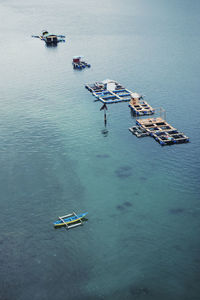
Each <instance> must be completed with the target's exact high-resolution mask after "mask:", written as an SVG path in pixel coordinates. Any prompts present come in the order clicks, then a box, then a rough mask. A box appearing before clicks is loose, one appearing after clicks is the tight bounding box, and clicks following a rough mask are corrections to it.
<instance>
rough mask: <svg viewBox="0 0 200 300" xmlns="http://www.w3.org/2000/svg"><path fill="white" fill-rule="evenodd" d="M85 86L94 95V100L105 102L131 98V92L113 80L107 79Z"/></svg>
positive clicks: (116, 101)
mask: <svg viewBox="0 0 200 300" xmlns="http://www.w3.org/2000/svg"><path fill="white" fill-rule="evenodd" d="M85 87H86V89H88V90H89V91H90V92H91V93H92V94H93V95H94V96H95V97H96V101H101V102H103V103H105V104H110V103H118V102H126V101H130V99H131V93H132V92H131V91H129V90H128V89H126V88H125V87H123V86H122V85H121V84H119V83H118V82H116V81H114V80H109V79H107V80H104V81H101V82H95V83H93V84H86V85H85Z"/></svg>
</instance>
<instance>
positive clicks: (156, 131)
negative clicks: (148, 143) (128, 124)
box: [133, 118, 189, 146]
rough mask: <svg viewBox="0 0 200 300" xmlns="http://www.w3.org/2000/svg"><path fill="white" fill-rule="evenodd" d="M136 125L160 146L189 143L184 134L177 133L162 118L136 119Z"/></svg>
mask: <svg viewBox="0 0 200 300" xmlns="http://www.w3.org/2000/svg"><path fill="white" fill-rule="evenodd" d="M136 125H137V126H139V127H140V128H142V129H143V130H144V132H146V133H148V134H149V135H150V136H152V137H153V138H154V139H155V140H156V141H157V142H159V143H160V145H162V146H165V145H172V144H181V143H188V142H189V138H188V137H187V136H186V135H185V134H184V133H182V132H179V131H178V130H177V129H176V128H174V127H172V126H171V125H170V124H169V123H167V122H166V121H165V120H163V119H162V118H151V119H150V118H148V119H137V120H136ZM133 133H134V132H133Z"/></svg>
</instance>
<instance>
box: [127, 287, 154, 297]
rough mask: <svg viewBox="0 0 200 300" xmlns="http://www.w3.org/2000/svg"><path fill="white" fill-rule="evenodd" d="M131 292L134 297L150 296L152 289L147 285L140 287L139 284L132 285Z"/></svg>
mask: <svg viewBox="0 0 200 300" xmlns="http://www.w3.org/2000/svg"><path fill="white" fill-rule="evenodd" d="M130 293H131V295H133V296H134V297H137V298H139V297H141V296H148V295H149V294H150V290H149V289H148V288H147V287H139V286H135V285H133V286H131V287H130Z"/></svg>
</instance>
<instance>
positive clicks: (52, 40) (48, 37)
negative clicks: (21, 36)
mask: <svg viewBox="0 0 200 300" xmlns="http://www.w3.org/2000/svg"><path fill="white" fill-rule="evenodd" d="M32 37H34V38H39V39H40V40H42V41H45V43H46V44H47V45H57V43H59V42H65V35H56V34H50V33H49V32H48V31H47V30H44V31H42V34H41V35H32Z"/></svg>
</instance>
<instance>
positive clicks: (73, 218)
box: [54, 212, 87, 228]
mask: <svg viewBox="0 0 200 300" xmlns="http://www.w3.org/2000/svg"><path fill="white" fill-rule="evenodd" d="M86 215H87V212H86V213H83V214H79V215H77V214H76V213H75V212H73V213H72V214H68V215H66V216H62V217H59V220H58V221H56V222H54V227H61V226H66V227H67V228H71V227H75V226H78V225H82V219H84V218H85V216H86Z"/></svg>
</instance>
